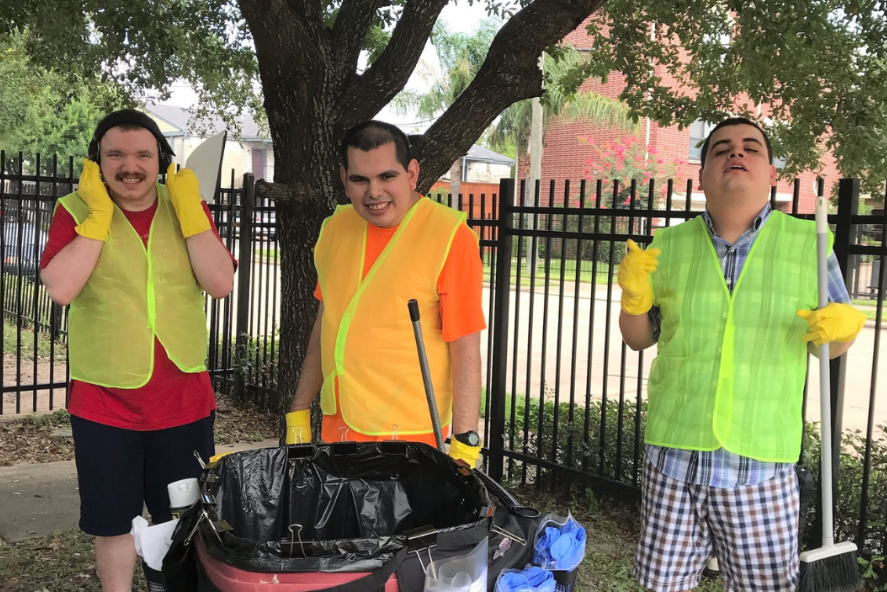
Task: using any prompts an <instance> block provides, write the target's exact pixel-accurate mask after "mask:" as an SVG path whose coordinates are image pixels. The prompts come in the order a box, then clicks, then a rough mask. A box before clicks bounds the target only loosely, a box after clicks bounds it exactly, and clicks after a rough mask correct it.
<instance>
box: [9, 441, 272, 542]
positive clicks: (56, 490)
mask: <svg viewBox="0 0 887 592" xmlns="http://www.w3.org/2000/svg"><path fill="white" fill-rule="evenodd" d="M274 446H277V439H276V438H275V439H268V440H262V441H261V442H253V443H248V444H228V445H219V446H217V447H216V452H217V453H222V452H239V451H241V450H252V449H255V448H270V447H274ZM79 519H80V495H79V493H78V490H77V469H76V468H75V466H74V461H72V460H71V461H63V462H54V463H42V464H30V465H13V466H11V467H2V468H0V545H2V544H4V543H15V542H18V541H22V540H25V539H29V538H34V537H41V536H45V535H48V534H51V533H53V532H55V531H57V530H67V529H70V528H76V527H77V523H78V521H79Z"/></svg>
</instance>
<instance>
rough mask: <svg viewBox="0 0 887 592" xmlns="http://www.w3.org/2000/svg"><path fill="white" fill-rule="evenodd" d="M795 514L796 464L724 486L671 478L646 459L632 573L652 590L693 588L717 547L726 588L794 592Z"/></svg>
mask: <svg viewBox="0 0 887 592" xmlns="http://www.w3.org/2000/svg"><path fill="white" fill-rule="evenodd" d="M799 511H800V500H799V492H798V481H797V477H796V476H795V471H794V470H793V469H791V470H786V471H784V472H782V473H780V474H777V475H776V476H775V477H773V478H771V479H768V480H767V481H764V482H763V483H760V484H758V485H744V486H739V487H733V488H729V489H723V488H716V487H708V486H706V485H693V484H691V483H684V482H681V481H677V480H675V479H671V478H670V477H666V476H665V475H663V474H662V473H661V472H660V471H659V470H658V469H656V467H654V466H653V464H652V463H650V462H649V461H647V462H646V463H645V467H644V486H643V508H642V512H641V539H640V542H639V543H638V549H637V554H636V555H635V565H634V570H633V573H634V576H635V577H636V578H637V580H638V582H639V583H640V585H641V586H643V587H644V588H646V589H647V590H652V591H653V592H678V591H681V590H690V589H692V588H695V587H696V586H697V585H699V580H700V577H701V574H702V570H703V569H704V568H705V565H706V563H707V562H708V560H709V557H711V556H712V554H713V553H712V550H714V555H715V556H717V558H718V564H719V566H720V569H721V577H723V579H724V587H725V589H726V590H727V591H728V592H746V591H748V592H751V591H754V592H783V591H784V592H790V591H794V590H796V589H797V587H798V570H799V563H798V518H799V517H798V514H799Z"/></svg>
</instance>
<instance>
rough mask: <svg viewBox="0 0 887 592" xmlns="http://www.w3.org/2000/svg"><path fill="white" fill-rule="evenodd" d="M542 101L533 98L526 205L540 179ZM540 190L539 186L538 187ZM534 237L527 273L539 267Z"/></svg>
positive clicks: (542, 66) (541, 60)
mask: <svg viewBox="0 0 887 592" xmlns="http://www.w3.org/2000/svg"><path fill="white" fill-rule="evenodd" d="M539 69H540V70H541V71H542V73H543V74H544V73H545V52H542V55H541V56H540V57H539ZM542 116H543V115H542V101H541V100H540V99H539V97H536V98H535V99H533V109H532V119H531V125H530V182H529V183H528V184H527V185H528V186H527V191H526V193H525V196H526V197H525V203H524V204H523V205H524V206H527V205H535V202H536V183H537V182H539V181H540V180H541V179H542ZM540 192H541V187H540ZM529 218H530V217H529V216H527V220H526V224H525V228H530V220H529ZM533 243H534V239H533V238H532V237H527V273H528V274H532V275H530V277H534V276H535V275H536V270H537V269H538V267H539V253H538V242H536V245H535V246H536V248H533V247H534V244H533Z"/></svg>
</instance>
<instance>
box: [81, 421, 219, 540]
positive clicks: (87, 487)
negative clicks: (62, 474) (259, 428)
mask: <svg viewBox="0 0 887 592" xmlns="http://www.w3.org/2000/svg"><path fill="white" fill-rule="evenodd" d="M214 421H215V411H213V412H212V414H210V415H209V416H208V417H205V418H204V419H201V420H198V421H195V422H194V423H189V424H185V425H183V426H177V427H174V428H167V429H165V430H154V431H149V432H137V431H133V430H124V429H121V428H115V427H111V426H107V425H103V424H100V423H95V422H92V421H88V420H85V419H82V418H80V417H74V416H71V430H72V432H73V435H74V458H75V461H76V463H77V480H78V482H79V485H80V529H81V530H83V532H85V533H87V534H91V535H94V536H118V535H122V534H128V533H129V532H130V531H131V530H132V519H133V518H135V517H136V516H141V514H142V508H143V504H144V505H145V506H147V507H148V512H149V513H150V514H151V520H152V521H153V522H154V523H155V524H159V523H161V522H166V521H168V520H171V519H172V515H171V514H170V511H169V494H168V493H167V491H166V486H167V485H168V484H170V483H172V482H173V481H178V480H179V479H187V478H188V477H199V476H200V472H201V468H200V463H198V462H197V459H196V458H194V451H195V450H196V451H197V452H199V453H200V456H201V458H203V461H204V462H207V461H209V458H210V457H211V456H213V455H214V454H215V445H214V444H213V423H214Z"/></svg>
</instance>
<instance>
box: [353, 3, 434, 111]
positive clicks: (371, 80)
mask: <svg viewBox="0 0 887 592" xmlns="http://www.w3.org/2000/svg"><path fill="white" fill-rule="evenodd" d="M448 2H449V0H413V1H412V2H408V3H407V4H406V6H404V8H403V13H401V16H400V20H399V21H398V23H397V26H396V27H395V28H394V32H393V33H392V34H391V40H390V41H389V42H388V45H387V47H385V51H384V52H382V55H381V56H379V59H378V60H376V61H375V62H374V63H373V65H372V66H370V67H369V68H367V69H366V70H365V71H364V73H363V74H362V75H355V76H354V77H353V78H352V83H351V84H350V85H349V88H348V91H347V95H346V96H345V98H344V101H343V107H342V116H343V119H342V121H344V123H345V125H346V126H349V127H350V126H351V125H355V124H357V123H359V122H361V121H363V120H365V119H368V118H370V117H372V116H373V115H375V114H376V113H378V112H379V111H380V110H381V109H382V107H384V106H385V105H387V104H388V103H389V102H390V101H391V99H393V98H394V96H395V95H396V94H397V93H399V92H400V91H401V90H402V89H403V87H404V86H406V83H407V81H408V80H409V79H410V75H411V74H412V73H413V70H414V69H415V68H416V64H417V63H418V62H419V57H420V56H421V55H422V51H423V50H424V49H425V42H426V41H428V37H429V36H430V35H431V30H432V29H433V28H434V23H435V22H436V21H437V18H438V17H439V16H440V12H441V11H442V10H443V8H444V6H446V5H447V3H448Z"/></svg>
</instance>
